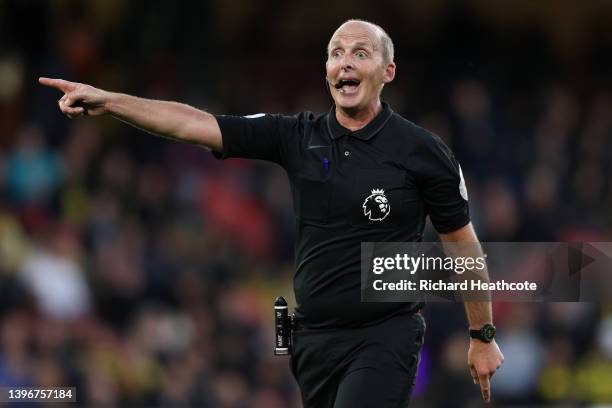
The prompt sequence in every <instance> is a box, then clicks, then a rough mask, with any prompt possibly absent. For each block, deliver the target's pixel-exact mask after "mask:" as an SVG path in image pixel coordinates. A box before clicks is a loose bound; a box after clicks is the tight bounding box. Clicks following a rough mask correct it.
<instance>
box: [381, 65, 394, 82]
mask: <svg viewBox="0 0 612 408" xmlns="http://www.w3.org/2000/svg"><path fill="white" fill-rule="evenodd" d="M394 78H395V62H390V63H388V64H387V66H386V67H385V74H384V75H383V83H385V84H388V83H389V82H391V81H393V79H394Z"/></svg>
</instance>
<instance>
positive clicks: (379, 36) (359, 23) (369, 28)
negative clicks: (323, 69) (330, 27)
mask: <svg viewBox="0 0 612 408" xmlns="http://www.w3.org/2000/svg"><path fill="white" fill-rule="evenodd" d="M351 29H359V30H363V31H366V32H369V33H370V34H371V35H372V36H373V37H374V38H375V44H374V46H375V50H376V51H379V52H380V53H381V54H382V58H383V63H384V64H389V63H391V62H393V58H394V49H393V41H391V37H389V35H388V34H387V32H386V31H385V30H383V29H382V27H381V26H379V25H378V24H374V23H371V22H369V21H365V20H358V19H351V20H347V21H345V22H344V23H342V25H340V27H338V29H336V31H335V32H334V34H333V35H332V38H331V39H330V44H331V42H332V41H333V39H334V37H335V36H336V35H338V34H342V33H343V32H344V31H347V30H351ZM329 48H330V47H329V44H328V46H327V51H328V53H329Z"/></svg>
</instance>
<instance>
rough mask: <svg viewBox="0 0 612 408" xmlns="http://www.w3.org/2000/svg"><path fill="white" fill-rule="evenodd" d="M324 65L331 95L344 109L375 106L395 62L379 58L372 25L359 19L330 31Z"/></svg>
mask: <svg viewBox="0 0 612 408" xmlns="http://www.w3.org/2000/svg"><path fill="white" fill-rule="evenodd" d="M325 68H326V73H327V79H328V81H329V83H330V84H329V87H330V92H331V95H332V98H333V99H334V102H335V103H336V106H337V107H338V108H340V109H343V110H345V111H347V112H359V111H361V110H366V109H369V108H373V107H376V106H378V103H379V97H380V92H381V91H382V88H383V86H384V84H386V83H388V82H391V81H392V80H393V78H394V76H395V64H394V63H393V62H387V63H385V61H384V59H383V54H382V45H381V43H380V36H379V34H378V32H377V31H376V29H375V27H372V26H370V25H368V24H365V23H361V22H350V23H346V24H344V25H342V26H341V27H340V28H339V29H338V30H337V31H336V32H335V33H334V35H333V36H332V39H331V40H330V42H329V47H328V54H327V63H326V64H325Z"/></svg>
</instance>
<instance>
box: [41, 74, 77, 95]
mask: <svg viewBox="0 0 612 408" xmlns="http://www.w3.org/2000/svg"><path fill="white" fill-rule="evenodd" d="M38 82H39V83H40V84H42V85H46V86H50V87H52V88H56V89H59V90H60V91H62V92H70V91H72V90H73V89H74V82H70V81H65V80H63V79H58V78H45V77H40V78H38Z"/></svg>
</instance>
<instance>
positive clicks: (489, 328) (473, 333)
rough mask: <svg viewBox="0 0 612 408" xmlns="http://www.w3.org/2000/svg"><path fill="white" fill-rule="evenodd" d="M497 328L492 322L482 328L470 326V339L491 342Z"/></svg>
mask: <svg viewBox="0 0 612 408" xmlns="http://www.w3.org/2000/svg"><path fill="white" fill-rule="evenodd" d="M496 332H497V329H496V328H495V326H493V325H492V324H491V323H487V324H484V325H483V326H481V327H480V328H472V327H471V326H470V329H469V334H470V340H477V341H481V342H483V343H491V342H492V341H493V339H495V334H496Z"/></svg>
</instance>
